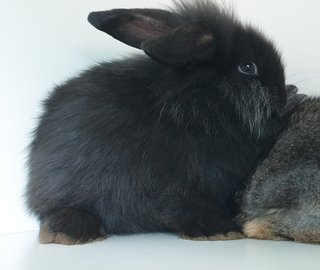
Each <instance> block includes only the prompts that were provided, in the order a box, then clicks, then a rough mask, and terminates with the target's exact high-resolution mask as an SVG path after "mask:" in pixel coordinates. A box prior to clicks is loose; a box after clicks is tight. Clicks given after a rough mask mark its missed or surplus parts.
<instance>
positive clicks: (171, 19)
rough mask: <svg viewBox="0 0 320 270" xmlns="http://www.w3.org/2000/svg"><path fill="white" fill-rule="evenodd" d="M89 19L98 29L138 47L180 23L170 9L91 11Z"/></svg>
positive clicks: (164, 33)
mask: <svg viewBox="0 0 320 270" xmlns="http://www.w3.org/2000/svg"><path fill="white" fill-rule="evenodd" d="M88 21H89V22H90V23H91V24H92V25H93V26H94V27H96V28H97V29H99V30H101V31H103V32H105V33H107V34H109V35H111V36H112V37H114V38H116V39H118V40H120V41H122V42H124V43H126V44H128V45H130V46H133V47H136V48H140V46H141V44H142V42H144V41H146V40H148V39H154V38H159V37H162V36H164V35H166V34H167V33H168V32H170V31H172V30H173V29H174V28H176V27H177V26H178V25H179V23H180V22H179V19H178V18H177V16H174V15H173V14H172V13H170V12H169V11H165V10H158V9H113V10H110V11H98V12H91V13H90V14H89V16H88Z"/></svg>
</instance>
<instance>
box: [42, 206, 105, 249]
mask: <svg viewBox="0 0 320 270" xmlns="http://www.w3.org/2000/svg"><path fill="white" fill-rule="evenodd" d="M105 238H106V237H105V233H104V232H103V229H102V227H101V224H100V221H99V220H98V218H96V217H95V216H93V215H91V214H89V213H87V212H85V211H82V210H78V209H72V208H64V209H58V210H55V211H53V212H51V213H50V214H49V215H47V216H46V217H45V218H44V220H43V221H42V222H41V226H40V233H39V241H40V243H41V244H49V243H56V244H62V245H79V244H85V243H89V242H93V241H99V240H103V239H105Z"/></svg>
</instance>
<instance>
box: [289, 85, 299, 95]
mask: <svg viewBox="0 0 320 270" xmlns="http://www.w3.org/2000/svg"><path fill="white" fill-rule="evenodd" d="M286 90H287V92H288V93H293V94H296V93H297V92H298V87H296V86H295V85H292V84H288V85H286Z"/></svg>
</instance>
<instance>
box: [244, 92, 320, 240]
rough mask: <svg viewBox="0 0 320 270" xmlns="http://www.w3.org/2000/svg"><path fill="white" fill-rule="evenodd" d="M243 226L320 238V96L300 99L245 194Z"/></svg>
mask: <svg viewBox="0 0 320 270" xmlns="http://www.w3.org/2000/svg"><path fill="white" fill-rule="evenodd" d="M242 221H243V222H244V232H245V233H246V234H247V235H248V236H250V237H255V238H262V239H292V240H295V241H299V242H318V243H319V242H320V98H311V97H310V98H306V99H304V100H303V101H301V102H300V103H299V104H298V106H297V107H296V109H295V112H294V113H293V114H292V115H291V116H290V119H289V124H288V126H287V127H286V129H285V130H284V131H283V133H282V134H281V136H280V137H279V139H278V140H277V142H276V144H275V145H274V146H273V148H272V150H271V151H270V153H269V154H268V156H267V158H266V159H265V160H264V161H263V163H262V164H261V165H260V166H259V167H258V169H257V171H256V172H255V174H254V176H253V179H252V182H251V183H250V185H249V188H248V190H247V191H246V194H245V197H244V206H243V213H242Z"/></svg>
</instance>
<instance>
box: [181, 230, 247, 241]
mask: <svg viewBox="0 0 320 270" xmlns="http://www.w3.org/2000/svg"><path fill="white" fill-rule="evenodd" d="M180 237H181V238H182V239H185V240H193V241H226V240H238V239H244V238H246V236H245V235H244V234H243V233H241V232H237V231H235V232H228V233H219V234H215V235H211V236H205V235H203V236H189V235H186V234H181V235H180Z"/></svg>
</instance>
